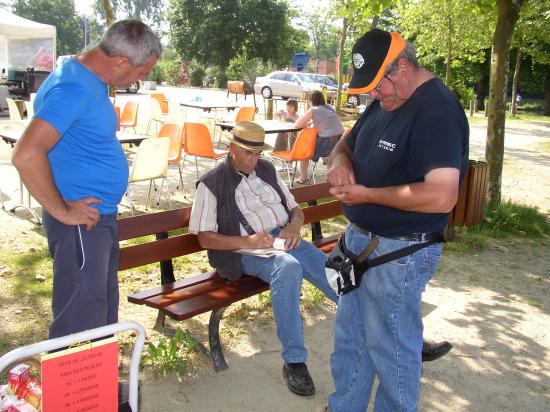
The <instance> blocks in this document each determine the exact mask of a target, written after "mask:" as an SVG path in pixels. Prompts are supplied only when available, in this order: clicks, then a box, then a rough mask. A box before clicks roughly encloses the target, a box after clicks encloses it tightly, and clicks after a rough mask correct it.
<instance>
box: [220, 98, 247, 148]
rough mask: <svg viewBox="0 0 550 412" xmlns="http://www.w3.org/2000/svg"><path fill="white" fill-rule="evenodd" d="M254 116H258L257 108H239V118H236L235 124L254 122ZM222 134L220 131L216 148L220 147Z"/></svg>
mask: <svg viewBox="0 0 550 412" xmlns="http://www.w3.org/2000/svg"><path fill="white" fill-rule="evenodd" d="M254 116H256V108H255V107H254V106H242V107H239V110H238V111H237V116H236V117H235V123H237V122H244V121H250V122H251V121H253V120H254ZM222 134H223V132H222V131H220V137H219V138H218V144H217V145H216V147H220V143H221V142H222Z"/></svg>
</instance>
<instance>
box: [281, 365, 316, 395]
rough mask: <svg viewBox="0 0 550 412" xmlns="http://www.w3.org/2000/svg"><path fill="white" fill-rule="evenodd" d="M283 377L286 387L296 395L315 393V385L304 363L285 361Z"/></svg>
mask: <svg viewBox="0 0 550 412" xmlns="http://www.w3.org/2000/svg"><path fill="white" fill-rule="evenodd" d="M283 377H284V378H285V380H286V386H288V389H290V391H291V392H293V393H295V394H296V395H300V396H312V395H314V394H315V385H314V384H313V379H311V375H310V374H309V372H308V370H307V366H306V364H305V363H303V362H301V363H286V362H285V364H284V365H283Z"/></svg>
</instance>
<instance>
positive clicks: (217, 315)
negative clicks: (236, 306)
mask: <svg viewBox="0 0 550 412" xmlns="http://www.w3.org/2000/svg"><path fill="white" fill-rule="evenodd" d="M226 309H227V307H225V308H221V309H217V310H213V311H212V313H211V314H210V321H209V322H208V343H209V344H210V357H211V358H212V362H213V363H214V370H215V371H216V372H220V371H223V370H224V369H227V368H228V367H229V366H228V365H227V362H226V361H225V358H224V356H223V352H222V345H221V342H220V320H221V319H222V316H223V313H224V312H225V310H226Z"/></svg>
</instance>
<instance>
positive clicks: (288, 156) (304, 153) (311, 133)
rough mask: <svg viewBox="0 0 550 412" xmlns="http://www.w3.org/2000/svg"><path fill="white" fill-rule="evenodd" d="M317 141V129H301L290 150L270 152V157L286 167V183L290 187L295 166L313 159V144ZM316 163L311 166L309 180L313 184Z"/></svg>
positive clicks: (292, 183)
mask: <svg viewBox="0 0 550 412" xmlns="http://www.w3.org/2000/svg"><path fill="white" fill-rule="evenodd" d="M316 141H317V128H316V127H308V128H307V129H302V130H301V131H300V133H298V137H297V138H296V141H295V142H294V146H292V149H291V150H280V151H273V152H271V157H273V158H275V159H278V160H281V161H283V162H285V165H286V174H287V176H288V182H289V184H290V187H293V185H294V176H295V175H296V165H297V164H298V161H299V160H309V159H311V158H312V157H313V154H314V153H315V142H316ZM292 163H294V168H293V171H292V180H290V172H289V166H291V165H292ZM316 166H317V162H315V163H314V164H313V170H312V172H311V173H312V174H311V178H312V179H313V183H315V169H316Z"/></svg>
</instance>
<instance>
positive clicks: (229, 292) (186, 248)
mask: <svg viewBox="0 0 550 412" xmlns="http://www.w3.org/2000/svg"><path fill="white" fill-rule="evenodd" d="M328 189H329V185H328V183H321V184H316V185H311V186H304V187H300V188H295V189H292V190H291V192H292V193H293V195H294V197H295V199H296V201H297V202H298V203H300V204H303V203H305V204H307V205H306V206H304V207H303V209H302V210H303V212H304V215H305V220H304V224H311V228H312V241H313V243H314V244H315V245H316V246H317V247H319V248H320V249H321V250H322V251H323V252H325V253H326V252H329V251H330V250H331V249H332V248H333V247H334V245H335V244H336V241H337V240H338V235H333V236H326V237H324V236H323V234H322V232H321V223H320V222H321V221H322V220H325V219H329V218H332V217H335V216H339V215H341V214H342V207H341V203H340V201H338V200H335V199H334V198H331V199H327V201H326V202H324V203H320V204H318V201H319V200H320V199H324V198H328V197H330V196H331V195H330V194H329V192H328ZM190 215H191V207H186V208H182V209H176V210H170V211H166V212H160V213H154V214H149V215H142V216H134V217H129V218H124V219H120V220H119V223H118V239H119V241H125V240H130V239H136V238H140V237H143V236H150V235H155V238H154V239H151V240H148V241H146V242H145V243H140V244H128V245H121V249H120V270H125V269H131V268H136V267H139V266H143V265H147V264H151V263H155V262H160V286H158V287H155V288H151V289H147V290H143V291H138V292H135V293H132V294H131V295H129V296H128V301H129V302H132V303H136V304H138V305H147V306H150V307H152V308H154V309H157V310H158V315H157V321H156V324H155V329H156V330H159V331H161V332H165V331H166V327H165V319H166V316H168V317H170V318H172V319H174V320H185V319H190V318H192V317H194V316H196V315H199V314H201V313H205V312H211V314H210V321H209V324H208V340H209V346H210V350H208V349H206V348H205V347H204V345H202V344H200V345H199V347H200V348H201V349H202V350H203V351H205V352H207V353H209V355H210V356H211V358H212V361H213V363H214V369H215V370H216V371H221V370H223V369H226V368H227V367H228V366H227V362H226V361H225V358H224V355H223V352H222V347H221V343H220V336H219V325H220V320H221V318H222V316H223V313H224V311H225V310H226V309H227V307H228V306H229V305H231V304H232V303H235V302H238V301H240V300H242V299H246V298H248V297H250V296H254V295H256V294H258V293H261V292H265V291H267V290H269V285H268V284H267V283H265V282H263V281H262V280H260V279H258V278H256V277H253V276H247V275H243V276H242V277H241V278H239V279H237V280H228V279H224V278H222V277H220V276H219V275H218V273H217V272H215V271H213V272H206V273H200V274H196V275H194V276H192V277H188V278H185V279H180V280H176V279H175V277H174V271H173V266H172V259H173V258H177V257H179V256H185V255H188V254H191V253H195V252H199V251H202V250H204V249H203V248H202V247H201V246H200V244H199V242H198V239H197V236H196V235H193V234H190V233H186V232H187V227H188V225H189V217H190ZM182 229H183V232H184V233H182ZM173 231H178V232H176V234H172V235H170V232H173Z"/></svg>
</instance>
